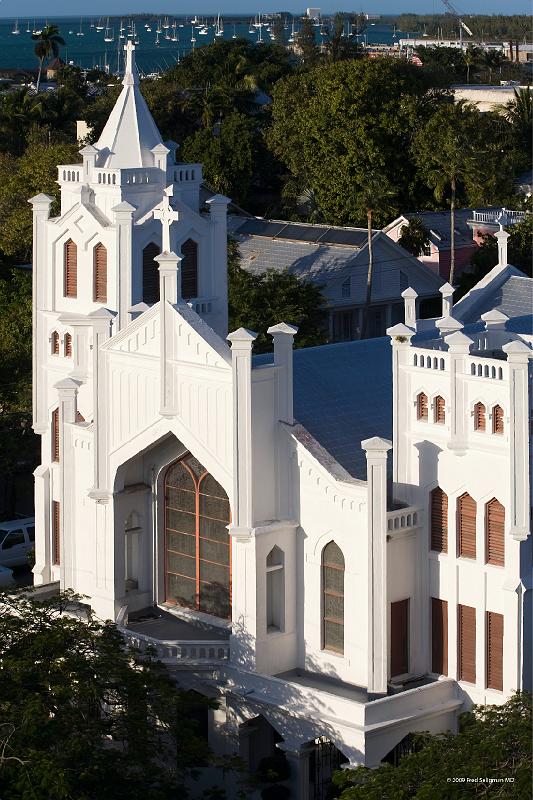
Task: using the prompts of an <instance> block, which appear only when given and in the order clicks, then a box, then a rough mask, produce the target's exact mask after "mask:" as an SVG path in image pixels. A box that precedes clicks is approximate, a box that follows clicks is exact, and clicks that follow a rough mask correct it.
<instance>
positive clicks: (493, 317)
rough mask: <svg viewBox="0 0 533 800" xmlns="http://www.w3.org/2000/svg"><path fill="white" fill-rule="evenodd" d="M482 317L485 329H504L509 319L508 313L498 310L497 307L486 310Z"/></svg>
mask: <svg viewBox="0 0 533 800" xmlns="http://www.w3.org/2000/svg"><path fill="white" fill-rule="evenodd" d="M481 319H482V320H483V322H484V323H485V329H486V330H487V331H498V330H501V331H503V330H505V325H506V323H507V321H508V320H509V317H508V316H507V314H503V313H502V312H501V311H498V309H497V308H493V309H492V310H491V311H486V312H485V313H484V314H482V315H481Z"/></svg>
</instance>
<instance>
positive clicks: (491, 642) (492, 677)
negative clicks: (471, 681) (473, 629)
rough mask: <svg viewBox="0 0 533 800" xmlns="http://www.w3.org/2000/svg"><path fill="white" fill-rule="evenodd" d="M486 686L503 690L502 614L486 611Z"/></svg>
mask: <svg viewBox="0 0 533 800" xmlns="http://www.w3.org/2000/svg"><path fill="white" fill-rule="evenodd" d="M486 627H487V630H486V636H487V688H489V689H497V690H498V691H500V692H502V691H503V614H495V613H494V612H493V611H487V625H486Z"/></svg>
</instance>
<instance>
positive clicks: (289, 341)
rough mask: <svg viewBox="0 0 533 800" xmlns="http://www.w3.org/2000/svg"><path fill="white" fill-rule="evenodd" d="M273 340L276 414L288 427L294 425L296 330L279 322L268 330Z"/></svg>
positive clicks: (292, 326)
mask: <svg viewBox="0 0 533 800" xmlns="http://www.w3.org/2000/svg"><path fill="white" fill-rule="evenodd" d="M267 333H269V334H270V335H271V336H272V337H273V338H274V364H275V366H276V367H279V369H280V371H279V390H278V413H279V419H280V420H281V421H282V422H286V423H287V424H289V425H293V424H294V408H293V353H292V347H293V343H294V337H295V335H296V333H298V328H296V327H295V326H294V325H287V323H286V322H280V323H278V324H277V325H271V326H270V328H268V330H267Z"/></svg>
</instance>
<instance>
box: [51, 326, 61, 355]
mask: <svg viewBox="0 0 533 800" xmlns="http://www.w3.org/2000/svg"><path fill="white" fill-rule="evenodd" d="M50 352H51V354H52V355H53V356H58V355H59V333H58V332H57V331H52V333H51V336H50Z"/></svg>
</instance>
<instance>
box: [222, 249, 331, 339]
mask: <svg viewBox="0 0 533 800" xmlns="http://www.w3.org/2000/svg"><path fill="white" fill-rule="evenodd" d="M239 262H240V259H239V251H238V245H237V243H236V241H235V240H233V239H230V240H229V242H228V295H229V329H230V330H232V331H233V330H237V328H241V327H243V328H250V329H251V330H254V331H256V332H257V334H258V336H257V339H256V340H255V342H254V353H264V352H268V351H270V350H272V338H271V337H270V336H269V335H268V334H267V328H269V327H270V326H271V325H276V324H277V323H278V322H286V323H288V324H290V325H296V326H298V334H297V335H296V337H295V339H294V346H295V347H312V346H314V345H319V344H325V343H326V341H327V339H326V334H325V316H326V315H325V311H324V304H325V299H324V297H323V296H322V294H321V291H320V288H319V287H318V286H316V285H315V284H313V283H310V282H309V281H304V280H301V279H300V278H298V277H297V276H296V275H292V274H291V273H289V272H287V271H284V272H278V271H277V270H273V269H272V270H268V271H267V272H265V273H264V274H262V275H252V274H251V273H249V272H246V271H245V270H244V269H242V267H241V266H240V263H239Z"/></svg>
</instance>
